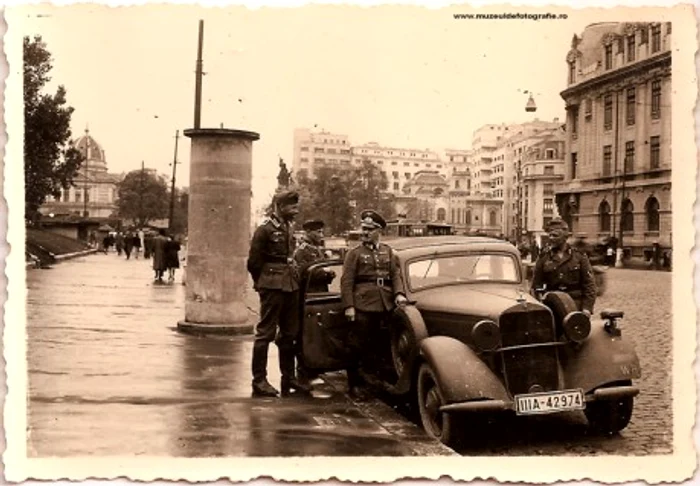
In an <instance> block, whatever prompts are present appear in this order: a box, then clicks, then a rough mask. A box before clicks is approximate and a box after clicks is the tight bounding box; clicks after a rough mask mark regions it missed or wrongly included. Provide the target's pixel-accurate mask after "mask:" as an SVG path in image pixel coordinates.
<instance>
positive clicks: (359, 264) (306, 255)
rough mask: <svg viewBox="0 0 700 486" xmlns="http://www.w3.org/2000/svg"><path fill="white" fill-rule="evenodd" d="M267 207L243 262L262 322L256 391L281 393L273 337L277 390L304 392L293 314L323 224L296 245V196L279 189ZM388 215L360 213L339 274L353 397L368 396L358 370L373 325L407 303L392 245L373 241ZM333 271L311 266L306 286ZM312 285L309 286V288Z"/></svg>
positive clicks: (319, 254)
mask: <svg viewBox="0 0 700 486" xmlns="http://www.w3.org/2000/svg"><path fill="white" fill-rule="evenodd" d="M272 207H273V212H272V214H271V215H270V216H269V217H267V218H266V219H265V220H264V221H263V222H262V224H261V225H260V226H259V227H258V228H257V229H256V230H255V233H254V235H253V239H252V242H251V245H250V254H249V257H248V262H247V267H248V271H249V273H250V274H251V277H252V278H253V282H254V288H255V290H256V292H258V294H259V296H260V322H259V323H258V324H257V326H256V328H255V341H254V344H253V357H252V374H253V381H252V389H253V395H254V396H263V397H275V396H278V395H279V394H280V391H278V390H277V389H276V388H275V387H274V386H272V384H270V382H269V381H268V379H267V364H268V349H269V346H270V344H271V343H272V342H275V343H276V344H277V347H278V349H279V366H280V372H281V375H282V380H281V383H280V389H281V394H282V396H289V395H291V394H292V393H295V394H307V395H308V394H310V393H311V391H312V385H311V382H310V374H309V372H308V370H305V368H304V363H303V360H302V359H301V342H300V340H301V324H300V322H299V315H298V304H299V302H298V300H299V297H300V296H299V288H300V282H301V281H302V280H305V278H306V277H307V276H308V275H307V274H308V268H309V266H310V265H311V264H313V263H314V262H316V261H319V260H322V259H323V258H324V252H323V247H322V242H323V227H324V223H323V221H320V220H310V221H306V222H305V223H304V224H303V228H304V230H305V235H304V238H303V240H302V242H301V244H300V245H299V246H298V247H297V248H295V242H294V237H293V230H292V223H293V221H294V219H295V217H296V216H297V214H298V213H299V194H298V193H297V192H296V191H284V192H281V193H280V194H278V195H276V196H275V198H274V200H273V204H272ZM385 227H386V221H385V220H384V218H382V216H381V215H380V214H379V213H377V212H376V211H373V210H365V211H363V212H362V214H361V229H362V244H360V245H358V246H356V247H355V248H353V249H351V250H350V251H348V253H347V254H346V256H345V261H344V265H343V275H342V276H341V280H340V284H341V298H342V302H343V308H344V313H345V318H346V319H348V320H349V321H352V322H353V323H354V324H353V326H351V331H350V333H349V336H348V342H347V343H345V344H346V346H347V349H348V351H349V354H350V356H351V357H352V358H351V365H350V367H349V368H348V369H347V376H348V393H349V395H350V396H351V397H352V398H355V399H358V400H363V399H365V398H367V396H368V394H367V390H366V388H365V383H364V381H363V379H362V375H361V373H360V368H361V367H362V365H363V363H365V362H366V360H368V359H369V358H370V356H368V349H371V347H370V346H368V345H367V344H368V343H369V342H370V340H371V339H372V336H371V335H372V330H373V329H376V328H377V327H378V326H380V325H381V323H382V322H383V321H385V320H386V319H387V318H388V317H389V316H390V315H391V313H392V312H393V310H394V308H395V307H396V306H399V305H404V304H405V303H406V301H407V300H406V295H405V287H404V281H403V278H402V275H401V270H400V267H399V263H398V259H397V257H396V256H395V255H394V254H393V253H392V251H391V248H390V247H389V246H387V245H386V244H383V243H380V242H379V236H380V234H381V230H382V229H383V228H385ZM334 277H335V274H334V273H333V272H332V271H330V270H327V269H320V271H317V272H314V274H313V275H311V276H310V278H309V281H310V283H309V285H310V286H315V287H316V290H323V289H324V288H327V285H328V283H329V282H330V281H332V279H333V278H334ZM310 290H312V289H310Z"/></svg>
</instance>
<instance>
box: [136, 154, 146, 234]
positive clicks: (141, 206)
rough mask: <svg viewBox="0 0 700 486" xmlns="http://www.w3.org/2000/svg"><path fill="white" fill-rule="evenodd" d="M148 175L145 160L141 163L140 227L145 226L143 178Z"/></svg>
mask: <svg viewBox="0 0 700 486" xmlns="http://www.w3.org/2000/svg"><path fill="white" fill-rule="evenodd" d="M145 173H146V167H145V165H144V162H143V160H142V161H141V187H140V188H139V223H138V224H139V227H141V226H143V176H144V175H145Z"/></svg>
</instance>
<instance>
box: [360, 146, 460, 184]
mask: <svg viewBox="0 0 700 486" xmlns="http://www.w3.org/2000/svg"><path fill="white" fill-rule="evenodd" d="M364 160H369V161H371V162H372V164H374V165H375V166H376V167H377V168H378V169H379V170H380V171H381V172H383V173H384V174H385V175H386V178H387V180H388V181H389V187H388V192H390V193H391V194H393V195H395V196H400V195H402V194H404V187H405V186H406V184H407V183H409V182H410V181H411V180H413V178H414V177H415V176H416V175H417V174H418V173H419V172H422V171H431V172H433V171H434V172H437V173H438V174H440V175H442V176H443V177H447V174H448V172H449V171H448V168H447V165H446V164H445V163H444V162H443V161H442V160H441V159H440V156H439V155H438V154H437V153H436V152H433V151H431V150H418V149H410V148H394V147H386V146H382V145H379V144H378V143H376V142H370V143H367V144H364V145H356V146H353V147H352V161H353V164H354V166H356V167H359V166H360V165H362V161H364Z"/></svg>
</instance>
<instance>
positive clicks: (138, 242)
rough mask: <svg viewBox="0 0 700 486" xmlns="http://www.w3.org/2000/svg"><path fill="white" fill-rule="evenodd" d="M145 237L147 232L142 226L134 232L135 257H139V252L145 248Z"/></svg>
mask: <svg viewBox="0 0 700 486" xmlns="http://www.w3.org/2000/svg"><path fill="white" fill-rule="evenodd" d="M144 237H145V234H144V232H143V229H142V228H140V229H139V230H138V231H137V232H136V233H135V234H134V252H135V255H134V258H137V259H138V257H139V253H140V252H141V248H143V239H144Z"/></svg>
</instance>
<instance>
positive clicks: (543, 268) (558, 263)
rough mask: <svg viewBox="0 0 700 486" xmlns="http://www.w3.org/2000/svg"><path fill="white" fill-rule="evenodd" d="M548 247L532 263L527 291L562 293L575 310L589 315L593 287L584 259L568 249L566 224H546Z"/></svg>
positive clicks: (583, 254)
mask: <svg viewBox="0 0 700 486" xmlns="http://www.w3.org/2000/svg"><path fill="white" fill-rule="evenodd" d="M547 232H548V235H549V243H550V244H549V247H548V248H547V249H546V250H543V251H542V253H541V254H540V257H539V258H538V259H537V263H535V270H534V274H533V277H532V285H531V291H532V293H533V294H535V292H537V291H540V289H544V291H546V292H551V291H555V290H559V291H562V292H566V293H567V294H569V296H571V298H572V299H573V300H574V302H575V303H576V306H577V308H578V310H580V311H583V312H585V313H586V314H588V315H589V316H590V315H591V314H592V313H593V305H594V304H595V299H596V285H595V278H594V276H593V269H592V267H591V263H590V262H589V261H588V256H587V255H586V254H585V253H584V252H582V251H580V250H578V249H576V248H572V247H571V246H570V245H569V244H568V243H567V242H566V240H567V238H568V237H569V225H568V224H566V222H565V221H564V220H562V219H559V218H556V219H553V220H552V221H550V222H549V224H548V225H547Z"/></svg>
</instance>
